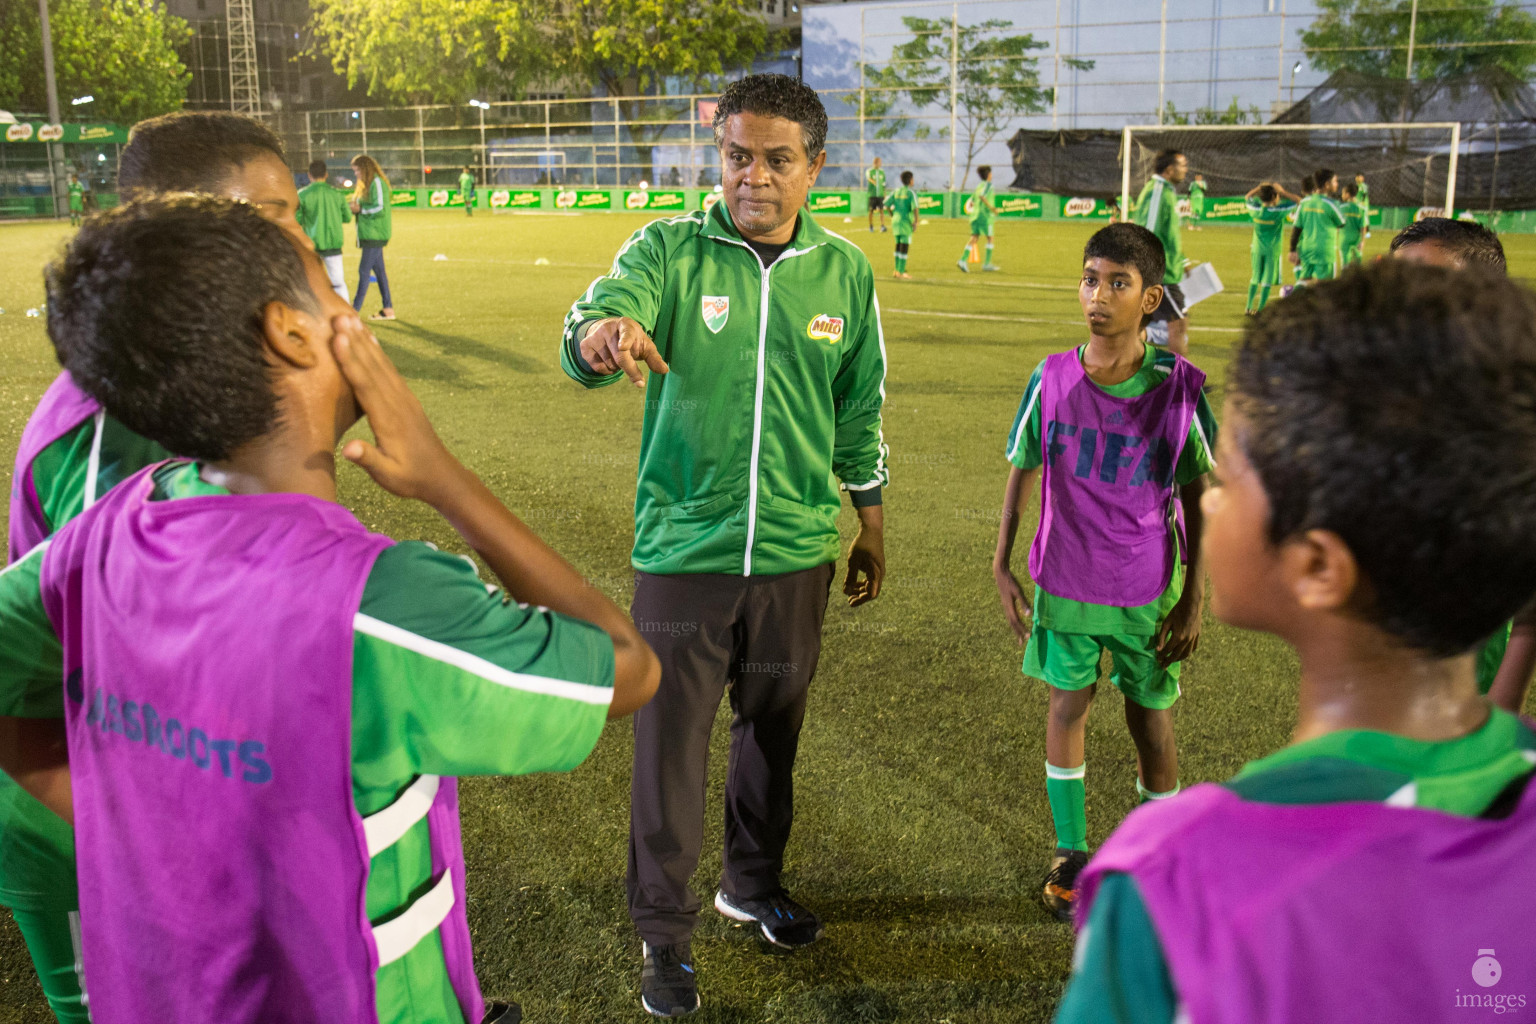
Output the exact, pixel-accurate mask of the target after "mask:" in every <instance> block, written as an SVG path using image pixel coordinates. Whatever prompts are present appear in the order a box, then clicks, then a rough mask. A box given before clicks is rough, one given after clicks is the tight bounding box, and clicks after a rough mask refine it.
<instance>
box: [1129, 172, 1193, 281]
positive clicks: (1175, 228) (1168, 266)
mask: <svg viewBox="0 0 1536 1024" xmlns="http://www.w3.org/2000/svg"><path fill="white" fill-rule="evenodd" d="M1132 209H1133V211H1134V212H1133V214H1132V216H1131V220H1132V221H1133V223H1136V224H1140V225H1141V226H1142V227H1144V228H1146V229H1147V230H1148V231H1150V232H1152V233H1153V234H1154V235H1156V236H1157V240H1158V241H1160V242H1162V243H1163V259H1164V261H1165V263H1164V269H1163V280H1162V283H1163V284H1178V283H1179V282H1180V281H1182V280H1183V279H1184V240H1183V238H1182V236H1181V235H1180V233H1179V198H1178V196H1177V195H1176V194H1175V193H1174V190H1173V185H1172V184H1170V183H1169V182H1168V180H1167V179H1166V178H1163V177H1161V176H1159V175H1156V174H1154V175H1153V176H1152V177H1151V178H1150V179H1149V180H1148V181H1147V183H1146V184H1145V185H1143V186H1142V188H1141V194H1140V195H1138V196H1137V197H1136V203H1135V205H1134V206H1133V208H1132Z"/></svg>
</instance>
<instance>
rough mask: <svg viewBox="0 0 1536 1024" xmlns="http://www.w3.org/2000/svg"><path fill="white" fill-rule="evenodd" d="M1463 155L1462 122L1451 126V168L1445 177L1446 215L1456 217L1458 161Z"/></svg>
mask: <svg viewBox="0 0 1536 1024" xmlns="http://www.w3.org/2000/svg"><path fill="white" fill-rule="evenodd" d="M1460 155H1461V122H1460V121H1457V122H1456V123H1455V124H1453V125H1452V126H1451V166H1450V167H1449V168H1448V169H1447V171H1446V175H1445V215H1446V216H1447V217H1452V218H1454V217H1455V216H1456V161H1457V158H1458V157H1459V156H1460Z"/></svg>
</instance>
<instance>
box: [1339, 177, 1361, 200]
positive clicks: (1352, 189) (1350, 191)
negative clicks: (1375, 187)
mask: <svg viewBox="0 0 1536 1024" xmlns="http://www.w3.org/2000/svg"><path fill="white" fill-rule="evenodd" d="M1359 194H1360V186H1359V185H1356V184H1355V183H1354V182H1352V181H1346V182H1345V183H1344V185H1343V187H1341V188H1340V189H1339V195H1341V196H1347V197H1348V198H1351V199H1353V198H1354V197H1355V196H1357V195H1359Z"/></svg>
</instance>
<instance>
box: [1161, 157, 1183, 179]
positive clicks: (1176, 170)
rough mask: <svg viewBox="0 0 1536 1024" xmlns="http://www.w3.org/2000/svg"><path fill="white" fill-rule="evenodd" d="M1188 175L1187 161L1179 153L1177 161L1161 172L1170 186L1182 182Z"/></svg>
mask: <svg viewBox="0 0 1536 1024" xmlns="http://www.w3.org/2000/svg"><path fill="white" fill-rule="evenodd" d="M1188 174H1189V160H1188V159H1186V158H1185V156H1184V154H1183V153H1180V154H1179V156H1178V159H1176V160H1174V162H1173V163H1172V164H1170V165H1169V166H1168V168H1167V169H1166V170H1164V171H1163V177H1164V178H1165V179H1167V181H1168V182H1169V184H1172V185H1177V184H1178V183H1179V182H1181V181H1183V180H1184V178H1185V177H1186V176H1187V175H1188Z"/></svg>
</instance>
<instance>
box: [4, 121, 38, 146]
mask: <svg viewBox="0 0 1536 1024" xmlns="http://www.w3.org/2000/svg"><path fill="white" fill-rule="evenodd" d="M5 141H6V142H31V141H32V126H31V125H29V124H13V125H11V126H10V127H9V128H7V129H6V130H5Z"/></svg>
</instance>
